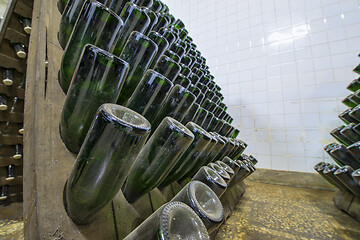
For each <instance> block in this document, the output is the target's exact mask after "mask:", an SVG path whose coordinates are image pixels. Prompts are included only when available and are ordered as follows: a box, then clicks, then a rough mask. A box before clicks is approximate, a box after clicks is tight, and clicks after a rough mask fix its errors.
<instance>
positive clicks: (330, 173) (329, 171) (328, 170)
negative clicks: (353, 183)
mask: <svg viewBox="0 0 360 240" xmlns="http://www.w3.org/2000/svg"><path fill="white" fill-rule="evenodd" d="M338 169H339V167H338V166H337V165H335V164H330V165H327V166H326V167H325V168H324V170H323V171H322V173H323V174H324V176H325V177H327V178H328V179H330V180H331V181H332V182H333V183H334V184H335V185H336V187H338V188H339V189H341V190H342V191H345V192H350V190H349V189H348V188H347V187H346V186H345V185H344V184H343V183H342V182H341V181H340V180H339V179H338V178H337V177H335V175H334V173H335V172H336V170H338Z"/></svg>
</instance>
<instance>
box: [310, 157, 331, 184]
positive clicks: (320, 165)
mask: <svg viewBox="0 0 360 240" xmlns="http://www.w3.org/2000/svg"><path fill="white" fill-rule="evenodd" d="M328 165H330V163H326V162H319V163H317V164H315V166H314V170H315V171H316V172H318V173H319V174H320V176H322V177H323V178H324V179H325V180H326V181H327V182H328V183H330V184H331V185H333V186H335V187H336V184H335V183H334V182H333V180H332V179H331V178H329V177H328V176H325V175H324V173H323V171H324V169H325V167H327V166H328Z"/></svg>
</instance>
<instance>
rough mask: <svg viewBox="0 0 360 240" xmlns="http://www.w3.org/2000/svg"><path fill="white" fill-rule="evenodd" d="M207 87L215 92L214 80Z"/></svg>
mask: <svg viewBox="0 0 360 240" xmlns="http://www.w3.org/2000/svg"><path fill="white" fill-rule="evenodd" d="M207 87H208V88H209V90H211V91H215V83H214V82H213V81H212V80H210V82H209V83H208V84H207Z"/></svg>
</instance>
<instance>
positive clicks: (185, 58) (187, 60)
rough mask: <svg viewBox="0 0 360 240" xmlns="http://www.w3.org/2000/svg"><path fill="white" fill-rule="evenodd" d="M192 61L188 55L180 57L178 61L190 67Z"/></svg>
mask: <svg viewBox="0 0 360 240" xmlns="http://www.w3.org/2000/svg"><path fill="white" fill-rule="evenodd" d="M192 61H193V60H192V58H191V57H189V56H188V55H185V56H183V57H182V58H181V60H180V63H182V64H184V65H185V66H187V67H188V68H189V69H190V68H191V63H192Z"/></svg>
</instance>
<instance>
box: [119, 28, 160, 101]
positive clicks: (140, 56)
mask: <svg viewBox="0 0 360 240" xmlns="http://www.w3.org/2000/svg"><path fill="white" fill-rule="evenodd" d="M156 52H157V45H156V44H155V43H154V42H153V41H152V40H151V39H150V38H148V37H147V36H145V35H144V34H142V33H139V32H136V31H134V32H132V33H131V34H130V36H129V39H128V41H127V42H126V44H125V47H124V49H123V51H122V52H121V54H120V58H121V59H123V60H124V61H126V62H128V63H129V72H128V74H127V76H126V79H125V82H124V87H123V88H122V90H121V92H120V95H119V98H118V100H117V104H120V105H125V104H126V101H127V100H128V99H129V98H130V97H131V95H132V94H133V92H134V91H135V88H136V87H137V85H138V84H139V82H140V81H141V79H142V77H143V75H144V73H145V71H146V70H147V69H148V68H149V66H150V64H151V61H152V60H153V58H154V56H155V54H156Z"/></svg>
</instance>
